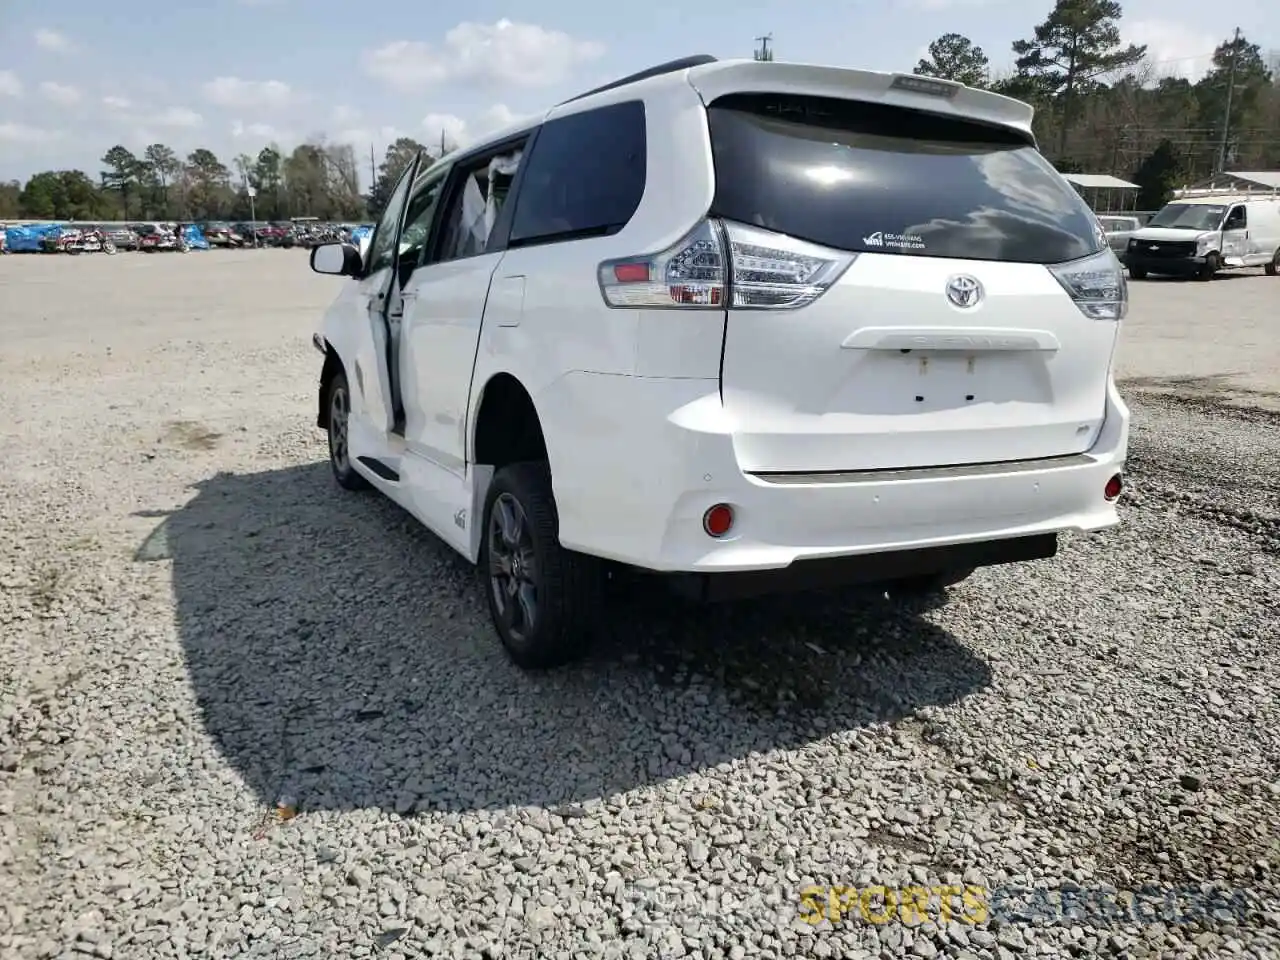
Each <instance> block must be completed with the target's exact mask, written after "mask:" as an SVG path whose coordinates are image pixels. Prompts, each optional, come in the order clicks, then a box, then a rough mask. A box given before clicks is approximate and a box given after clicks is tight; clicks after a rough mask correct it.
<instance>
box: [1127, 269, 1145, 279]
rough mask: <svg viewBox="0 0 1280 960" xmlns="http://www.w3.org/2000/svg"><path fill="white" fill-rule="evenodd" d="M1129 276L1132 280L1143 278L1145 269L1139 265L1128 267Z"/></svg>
mask: <svg viewBox="0 0 1280 960" xmlns="http://www.w3.org/2000/svg"><path fill="white" fill-rule="evenodd" d="M1129 276H1130V277H1132V278H1133V279H1134V280H1145V279H1147V271H1145V270H1143V269H1142V268H1141V267H1130V268H1129Z"/></svg>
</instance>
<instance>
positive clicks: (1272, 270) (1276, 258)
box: [1262, 250, 1280, 277]
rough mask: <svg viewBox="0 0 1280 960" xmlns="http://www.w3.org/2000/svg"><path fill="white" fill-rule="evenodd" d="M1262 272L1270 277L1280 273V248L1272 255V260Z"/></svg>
mask: <svg viewBox="0 0 1280 960" xmlns="http://www.w3.org/2000/svg"><path fill="white" fill-rule="evenodd" d="M1262 272H1263V273H1265V274H1266V275H1267V276H1268V277H1274V276H1275V275H1276V274H1277V273H1280V250H1277V251H1276V252H1275V253H1274V254H1273V255H1272V257H1271V262H1270V263H1268V264H1266V265H1264V266H1263V268H1262Z"/></svg>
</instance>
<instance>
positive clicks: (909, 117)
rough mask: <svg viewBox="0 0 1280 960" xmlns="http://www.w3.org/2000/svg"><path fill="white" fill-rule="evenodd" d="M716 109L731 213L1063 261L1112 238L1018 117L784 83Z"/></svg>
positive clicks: (975, 254)
mask: <svg viewBox="0 0 1280 960" xmlns="http://www.w3.org/2000/svg"><path fill="white" fill-rule="evenodd" d="M707 114H708V123H709V125H710V130H711V146H712V153H713V155H714V159H715V169H716V196H715V201H714V203H713V205H712V213H713V214H715V215H717V216H722V217H726V218H728V219H730V220H738V221H740V222H742V223H748V224H753V225H755V226H759V227H763V228H765V229H768V230H775V231H778V232H779V233H786V234H790V235H791V236H794V237H798V238H801V239H804V240H810V241H812V242H814V243H819V244H823V245H825V246H829V247H835V248H837V249H841V250H854V251H866V252H871V253H897V254H905V255H908V256H919V257H956V258H962V259H969V260H1002V261H1012V262H1020V263H1063V262H1066V261H1068V260H1076V259H1079V258H1080V257H1084V256H1088V255H1089V254H1092V253H1097V252H1099V251H1100V250H1102V249H1103V243H1102V238H1101V237H1099V236H1098V233H1097V230H1096V228H1095V226H1094V219H1093V214H1092V213H1091V212H1090V210H1089V208H1088V206H1087V205H1086V204H1085V202H1084V200H1083V199H1082V198H1081V197H1080V195H1079V194H1078V193H1076V192H1075V190H1074V189H1072V187H1071V186H1070V184H1068V183H1067V182H1066V181H1065V180H1063V179H1062V177H1061V176H1059V175H1058V172H1057V171H1056V170H1054V169H1053V167H1052V166H1050V164H1049V162H1048V161H1047V160H1045V159H1044V157H1042V156H1041V155H1040V153H1039V152H1038V151H1037V150H1036V149H1035V148H1034V147H1032V146H1030V145H1029V144H1027V142H1026V141H1025V140H1023V139H1021V137H1020V136H1019V135H1018V134H1017V133H1016V132H1014V131H1009V130H1003V129H1000V128H996V127H989V126H985V125H979V124H975V123H967V122H962V121H957V120H953V119H950V118H947V117H939V116H935V115H932V114H926V113H922V112H917V111H913V110H904V109H901V108H899V107H886V106H884V105H882V104H873V103H860V102H857V101H849V100H830V99H822V98H816V97H799V96H789V95H777V94H734V95H731V96H728V97H722V98H721V99H719V100H716V101H715V102H714V103H713V104H712V106H711V108H710V109H709V110H708V111H707Z"/></svg>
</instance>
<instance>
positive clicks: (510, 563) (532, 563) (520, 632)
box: [488, 493, 538, 641]
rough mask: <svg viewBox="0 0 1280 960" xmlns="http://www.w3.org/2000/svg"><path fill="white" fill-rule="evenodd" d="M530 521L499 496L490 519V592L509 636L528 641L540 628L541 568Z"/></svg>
mask: <svg viewBox="0 0 1280 960" xmlns="http://www.w3.org/2000/svg"><path fill="white" fill-rule="evenodd" d="M530 526H531V525H530V523H529V518H528V517H527V516H526V515H525V512H524V508H523V507H522V506H520V501H519V500H517V499H516V498H515V497H513V496H512V495H511V494H509V493H503V494H500V495H499V496H498V497H497V499H495V500H494V502H493V508H492V510H491V511H490V515H489V530H488V537H489V542H488V547H489V589H490V590H491V591H492V592H493V603H494V607H495V609H496V611H497V614H498V619H499V620H500V621H501V623H502V625H503V627H504V628H505V630H506V632H507V633H508V634H509V635H510V637H511V638H512V639H514V640H517V641H520V640H524V639H526V638H527V637H528V636H530V634H531V633H532V632H533V631H534V630H535V629H536V628H537V624H538V567H537V559H536V556H535V553H534V549H533V536H532V531H531V529H530Z"/></svg>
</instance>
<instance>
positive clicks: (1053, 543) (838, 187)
mask: <svg viewBox="0 0 1280 960" xmlns="http://www.w3.org/2000/svg"><path fill="white" fill-rule="evenodd" d="M1031 119H1032V110H1031V108H1030V107H1029V106H1027V105H1026V104H1024V103H1021V102H1018V101H1015V100H1010V99H1008V98H1005V97H1001V96H997V95H995V94H992V93H989V92H985V91H981V90H976V89H971V88H968V87H965V86H962V85H959V84H955V83H950V82H947V81H939V80H933V79H925V78H920V77H913V76H903V75H894V74H884V73H869V72H862V71H856V70H843V69H833V68H827V67H816V66H803V65H796V64H781V63H758V62H755V61H716V60H714V59H712V58H710V57H694V58H689V59H686V60H681V61H676V62H673V63H669V64H664V65H662V66H659V67H655V68H653V69H651V70H647V71H644V72H643V73H640V74H636V75H634V76H631V77H627V78H625V79H623V80H620V81H618V82H617V83H614V84H610V85H608V86H606V87H603V88H600V89H598V90H594V91H591V92H589V93H586V94H583V95H582V96H580V97H577V98H575V99H573V100H570V101H568V102H566V103H562V104H560V105H559V106H556V107H554V108H552V109H551V110H549V111H547V112H545V113H544V114H541V115H539V116H537V117H535V118H533V119H531V120H529V121H527V122H524V123H519V124H516V125H513V126H511V127H510V128H508V129H506V130H504V131H501V132H499V133H497V134H495V135H493V136H491V137H489V138H488V139H487V140H485V141H484V142H482V143H478V144H475V145H473V146H470V147H468V148H466V149H464V150H460V151H457V152H455V153H453V154H451V155H449V156H446V157H444V158H443V159H442V160H439V161H437V162H435V163H431V162H430V161H429V160H427V159H425V158H423V157H419V158H417V159H416V160H415V161H414V162H413V163H412V164H411V165H410V166H409V168H408V169H407V170H406V171H405V173H404V176H403V177H402V179H401V180H400V182H399V185H398V186H397V187H396V189H395V192H394V194H393V195H392V197H391V199H390V202H389V204H388V206H387V208H386V211H385V212H384V214H383V216H382V219H381V222H379V223H378V224H377V226H376V228H375V230H374V233H373V236H372V239H371V241H370V242H369V244H368V246H367V248H366V249H365V250H363V251H361V250H360V249H358V248H356V247H353V246H350V245H344V244H331V245H325V246H320V247H317V248H315V249H314V250H313V251H312V253H311V266H312V268H313V269H314V270H316V271H317V272H319V273H325V274H336V275H341V276H346V277H349V278H350V279H349V281H348V282H347V283H346V285H345V286H344V288H343V289H342V291H341V293H340V294H339V296H338V298H337V300H336V302H335V303H334V304H333V306H332V307H331V308H330V309H329V310H328V312H327V313H326V314H325V317H324V320H323V324H322V327H321V329H320V330H319V332H317V333H316V335H315V338H314V339H315V344H316V347H317V348H318V349H319V350H320V351H321V353H322V354H323V355H324V361H323V367H322V372H321V375H320V387H319V404H318V425H319V426H320V427H321V428H323V429H325V430H326V431H327V432H328V438H329V450H330V455H331V461H332V467H333V473H334V475H335V477H336V478H337V481H338V483H339V484H341V485H342V486H343V487H345V488H348V489H360V488H369V487H373V488H375V489H377V490H379V491H381V492H382V493H384V494H386V495H387V496H389V497H390V498H392V499H393V500H394V501H396V502H397V503H399V504H400V505H402V506H403V507H404V508H405V509H406V510H408V511H409V512H410V513H412V514H413V515H414V516H415V517H417V518H418V519H419V520H420V521H421V522H422V523H423V524H425V525H426V526H427V527H429V528H430V529H431V530H432V531H434V532H435V533H436V534H437V535H438V536H440V537H441V538H442V539H443V540H444V541H445V542H447V543H448V544H449V545H450V546H452V547H453V548H454V549H456V550H457V551H459V552H460V553H462V554H463V555H464V556H466V557H467V558H468V559H469V560H471V561H472V562H474V563H476V564H478V565H479V568H480V571H481V575H482V578H483V580H484V583H485V587H486V594H487V596H488V602H489V606H490V610H491V613H492V617H493V621H494V624H495V627H496V630H497V632H498V635H499V637H500V638H501V640H502V642H503V644H504V645H505V647H506V649H507V651H508V652H509V654H510V656H511V657H512V659H513V660H514V661H515V662H517V663H518V664H520V665H522V666H525V667H546V666H551V665H554V664H559V663H563V662H566V661H567V660H569V659H570V658H572V657H574V656H576V655H578V654H580V653H581V652H582V651H583V649H584V645H585V644H586V643H587V642H588V640H589V638H590V637H591V635H592V633H593V631H594V630H595V629H596V628H597V627H598V626H599V625H600V623H601V616H602V609H603V605H604V602H605V595H606V594H605V591H604V586H605V582H606V580H607V578H608V576H609V572H610V570H611V569H614V568H616V565H623V566H625V567H627V568H633V569H639V570H642V571H648V572H652V573H655V574H659V575H663V576H665V577H667V578H669V579H670V580H671V582H672V583H673V584H676V585H678V586H680V587H683V588H684V589H686V590H688V591H691V592H693V593H694V594H695V595H696V596H698V597H700V598H704V599H716V598H731V597H741V596H747V595H751V594H756V593H760V592H766V591H776V590H783V589H796V588H811V587H836V586H839V585H841V584H853V583H872V582H874V583H886V584H892V585H893V588H894V589H908V588H910V589H915V590H942V589H945V588H946V587H947V586H948V585H950V584H953V583H955V582H956V581H958V580H960V579H962V578H963V577H965V576H967V575H968V574H969V573H971V572H972V571H973V570H975V569H976V568H978V567H981V566H984V565H989V564H998V563H1008V562H1015V561H1027V560H1037V559H1043V558H1048V557H1051V556H1053V555H1054V553H1055V552H1056V549H1057V537H1058V534H1059V533H1061V532H1064V531H1088V530H1098V529H1101V528H1104V527H1108V526H1111V525H1113V524H1115V523H1116V522H1117V514H1116V500H1117V498H1118V497H1119V496H1120V493H1121V489H1122V485H1123V480H1122V469H1123V465H1124V459H1125V453H1126V447H1127V442H1128V429H1129V414H1128V410H1127V408H1126V407H1125V404H1124V403H1123V402H1122V400H1121V398H1120V396H1119V394H1118V393H1117V390H1116V386H1115V383H1114V382H1113V379H1112V369H1111V368H1112V357H1113V355H1114V352H1115V349H1116V341H1117V337H1118V335H1119V329H1120V321H1121V320H1122V319H1123V318H1124V316H1125V313H1126V310H1127V306H1128V291H1127V287H1126V282H1125V278H1124V275H1123V272H1122V269H1121V266H1120V264H1119V262H1118V261H1117V259H1116V257H1115V255H1114V254H1113V253H1112V252H1111V250H1110V249H1109V248H1108V246H1107V242H1106V239H1105V237H1104V235H1103V234H1102V232H1101V230H1100V228H1099V226H1098V223H1097V220H1096V218H1095V217H1094V216H1093V215H1092V213H1091V212H1090V210H1089V209H1088V207H1087V206H1085V204H1084V202H1083V201H1082V200H1081V199H1080V197H1079V195H1078V194H1077V193H1076V192H1075V191H1074V190H1073V189H1072V188H1071V186H1070V185H1069V184H1067V183H1066V182H1065V181H1064V180H1063V179H1062V178H1061V177H1060V176H1059V175H1058V174H1057V172H1056V171H1055V170H1054V169H1053V167H1052V166H1050V164H1049V163H1048V162H1046V160H1045V159H1044V158H1043V157H1042V156H1041V155H1040V153H1039V152H1038V151H1037V149H1036V145H1035V140H1034V138H1033V135H1032V133H1031Z"/></svg>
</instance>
